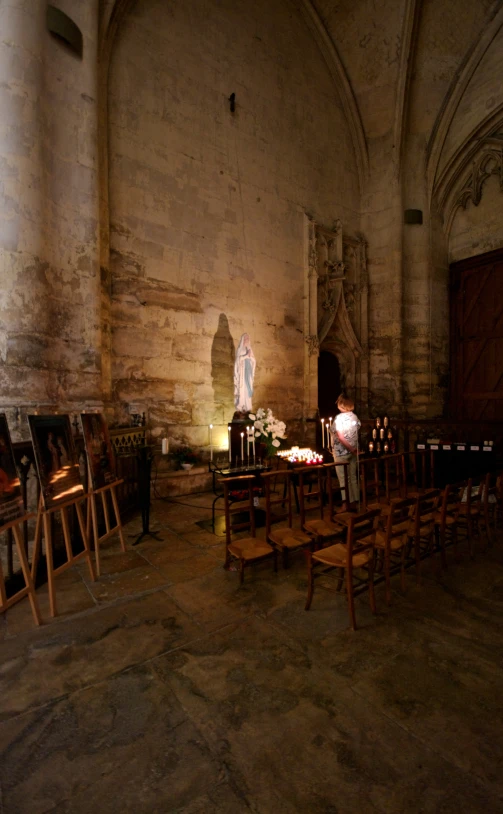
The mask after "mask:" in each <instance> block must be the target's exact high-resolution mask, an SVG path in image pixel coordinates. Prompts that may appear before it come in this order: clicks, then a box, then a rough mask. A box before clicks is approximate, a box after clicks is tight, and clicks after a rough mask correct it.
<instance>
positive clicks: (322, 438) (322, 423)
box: [321, 418, 325, 449]
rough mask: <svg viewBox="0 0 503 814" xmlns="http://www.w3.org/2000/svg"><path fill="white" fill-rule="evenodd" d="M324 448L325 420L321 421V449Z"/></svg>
mask: <svg viewBox="0 0 503 814" xmlns="http://www.w3.org/2000/svg"><path fill="white" fill-rule="evenodd" d="M324 446H325V419H324V418H322V419H321V448H322V449H323V447H324Z"/></svg>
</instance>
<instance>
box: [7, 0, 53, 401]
mask: <svg viewBox="0 0 503 814" xmlns="http://www.w3.org/2000/svg"><path fill="white" fill-rule="evenodd" d="M45 11H46V3H45V2H44V0H10V1H9V3H8V4H2V5H1V6H0V282H1V287H0V292H1V293H0V311H1V316H0V393H1V403H0V408H3V409H5V408H9V407H11V406H12V407H14V406H17V405H19V404H21V403H26V402H27V401H33V402H36V401H44V400H45V399H46V398H47V396H46V390H47V381H48V371H47V369H46V366H45V364H44V360H43V355H44V351H45V349H46V347H47V343H46V340H45V338H44V335H47V331H48V329H49V326H50V324H51V318H50V314H49V313H48V302H47V293H48V284H47V277H46V271H47V263H46V260H45V258H46V241H45V220H44V216H45V207H44V205H43V203H44V200H45V170H44V164H43V155H42V152H43V148H42V139H41V132H42V115H43V111H42V97H43V49H44V43H45Z"/></svg>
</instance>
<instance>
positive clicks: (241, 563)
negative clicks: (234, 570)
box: [239, 560, 245, 585]
mask: <svg viewBox="0 0 503 814" xmlns="http://www.w3.org/2000/svg"><path fill="white" fill-rule="evenodd" d="M244 578H245V561H244V560H239V584H240V585H242V584H243V582H244Z"/></svg>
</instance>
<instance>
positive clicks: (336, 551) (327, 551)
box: [305, 509, 380, 630]
mask: <svg viewBox="0 0 503 814" xmlns="http://www.w3.org/2000/svg"><path fill="white" fill-rule="evenodd" d="M379 514H380V512H379V510H378V509H373V510H372V511H369V512H359V513H358V514H353V515H352V517H351V519H350V521H349V524H348V526H347V529H345V532H346V543H345V544H344V543H342V542H340V543H335V545H331V546H329V547H328V548H322V549H321V550H319V551H315V552H311V551H308V552H307V569H308V592H307V600H306V606H305V609H306V610H309V608H310V607H311V602H312V600H313V594H314V580H315V579H316V578H318V577H320V576H327V575H329V574H331V573H332V572H333V571H334V570H336V571H337V588H336V589H337V590H338V591H339V590H340V589H341V587H342V582H343V575H344V572H345V574H346V593H347V599H348V610H349V618H350V622H351V627H352V628H353V630H356V616H355V603H354V587H355V586H354V579H355V573H354V572H355V570H358V569H360V568H362V569H365V570H366V571H367V582H368V590H369V600H370V608H371V610H372V613H376V604H375V595H374V543H375V539H376V532H377V524H378V518H379ZM359 582H360V583H362V582H363V581H362V580H359Z"/></svg>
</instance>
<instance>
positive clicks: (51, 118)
mask: <svg viewBox="0 0 503 814" xmlns="http://www.w3.org/2000/svg"><path fill="white" fill-rule="evenodd" d="M46 7H47V4H46V2H45V0H9V4H8V5H7V6H0V40H1V41H0V183H1V184H2V186H1V187H0V217H1V221H0V263H1V266H0V269H1V275H2V278H1V282H2V294H1V296H2V299H3V301H2V306H3V308H2V318H1V320H0V364H1V369H0V409H5V408H7V409H8V408H9V407H12V408H14V407H20V408H21V409H22V410H26V412H30V411H31V410H33V409H34V408H35V407H39V408H40V409H49V410H50V409H58V410H66V411H70V412H73V411H75V412H77V411H78V410H80V409H81V408H82V407H89V406H101V403H102V402H101V397H102V386H101V325H100V320H101V307H102V301H101V283H100V271H99V251H98V171H97V36H98V0H61V2H59V3H58V7H59V8H60V9H61V10H62V11H63V12H65V13H66V14H68V16H69V17H71V19H72V20H73V21H74V22H75V23H76V24H77V25H78V27H79V28H80V30H81V31H82V34H83V42H84V49H83V57H82V58H80V57H79V56H77V55H76V54H74V53H73V52H72V51H71V49H70V48H69V47H67V46H66V45H65V44H63V43H62V42H61V41H60V40H58V39H57V38H54V37H53V36H52V35H51V34H49V32H48V31H47V26H46Z"/></svg>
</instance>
